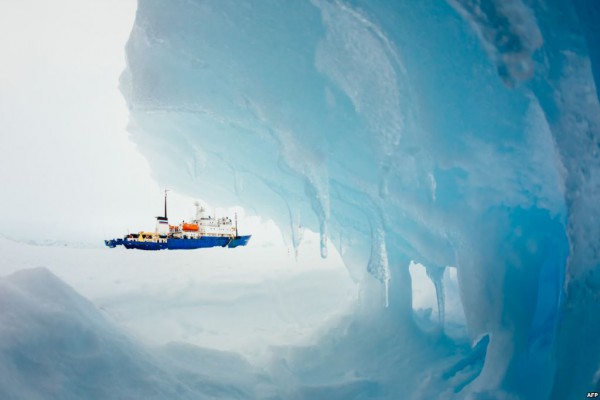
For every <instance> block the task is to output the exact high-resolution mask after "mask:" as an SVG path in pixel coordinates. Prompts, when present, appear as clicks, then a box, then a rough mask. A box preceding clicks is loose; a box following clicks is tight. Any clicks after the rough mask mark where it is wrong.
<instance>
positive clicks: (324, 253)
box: [320, 220, 327, 258]
mask: <svg viewBox="0 0 600 400" xmlns="http://www.w3.org/2000/svg"><path fill="white" fill-rule="evenodd" d="M320 234H321V258H327V221H325V220H323V221H321V229H320Z"/></svg>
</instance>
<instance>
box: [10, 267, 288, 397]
mask: <svg viewBox="0 0 600 400" xmlns="http://www.w3.org/2000/svg"><path fill="white" fill-rule="evenodd" d="M0 300H1V301H0V339H1V340H0V372H1V373H0V397H1V398H3V399H83V398H85V399H107V398H119V399H137V398H146V399H165V398H169V399H215V398H230V399H255V398H275V396H276V390H275V387H274V386H273V385H272V383H271V382H270V380H269V377H268V376H267V375H266V374H265V373H264V372H262V371H260V370H259V369H256V368H255V367H253V366H251V365H250V364H249V363H248V362H247V361H246V360H244V359H243V358H242V357H240V356H238V355H237V354H235V353H227V352H222V351H216V350H211V349H204V348H200V347H197V346H193V345H191V344H187V345H186V344H182V343H171V344H168V345H165V346H161V347H158V348H152V347H147V346H144V345H142V344H140V343H139V342H138V341H136V340H135V339H133V338H132V337H130V336H128V335H126V334H125V333H123V332H122V331H121V330H120V329H119V328H117V327H116V326H115V325H114V323H112V322H111V321H110V320H109V319H108V318H107V317H106V316H105V315H103V314H102V313H101V312H100V311H99V310H98V309H97V308H96V307H95V306H94V305H93V304H92V303H91V302H89V301H88V300H87V299H85V298H83V297H82V296H80V295H79V294H78V293H77V292H75V291H74V290H73V289H72V288H71V287H69V286H68V285H66V284H65V283H64V282H62V281H61V280H60V279H59V278H57V277H56V276H55V275H54V274H52V273H51V272H50V271H48V270H47V269H45V268H36V269H25V270H21V271H18V272H15V273H14V274H12V275H9V276H7V277H4V278H0ZM225 371H226V372H225Z"/></svg>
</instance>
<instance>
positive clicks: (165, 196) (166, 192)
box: [165, 189, 169, 219]
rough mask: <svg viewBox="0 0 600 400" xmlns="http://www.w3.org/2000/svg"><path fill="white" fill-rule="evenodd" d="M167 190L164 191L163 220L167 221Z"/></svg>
mask: <svg viewBox="0 0 600 400" xmlns="http://www.w3.org/2000/svg"><path fill="white" fill-rule="evenodd" d="M168 191H169V189H165V219H167V192H168Z"/></svg>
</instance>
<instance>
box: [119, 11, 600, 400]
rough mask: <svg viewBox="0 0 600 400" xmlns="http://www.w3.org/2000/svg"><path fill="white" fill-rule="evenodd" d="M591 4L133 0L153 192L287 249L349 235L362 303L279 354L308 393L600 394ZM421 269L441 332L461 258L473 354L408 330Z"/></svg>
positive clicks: (143, 146)
mask: <svg viewBox="0 0 600 400" xmlns="http://www.w3.org/2000/svg"><path fill="white" fill-rule="evenodd" d="M599 15H600V6H598V5H597V4H596V3H595V2H594V1H591V0H578V1H575V2H561V1H557V0H546V1H541V0H489V1H480V0H448V1H447V2H440V1H431V0H423V1H419V2H412V1H399V2H387V3H386V2H369V1H363V0H331V1H327V0H313V1H310V2H309V1H302V2H301V1H297V2H280V1H275V0H272V1H271V0H269V1H262V2H248V3H243V2H239V1H233V0H223V1H218V2H217V1H213V2H205V1H187V0H186V1H183V0H175V1H173V2H169V3H167V2H163V1H158V0H140V1H139V5H138V10H137V16H136V20H135V24H134V27H133V30H132V33H131V36H130V39H129V42H128V44H127V49H126V51H127V58H128V68H127V70H126V71H125V72H124V74H123V76H122V81H121V88H122V91H123V94H124V96H125V97H126V99H127V102H128V104H129V107H130V118H131V126H130V131H131V135H132V139H133V140H134V141H135V142H136V143H137V145H138V147H139V149H140V151H141V152H142V153H143V154H144V155H145V156H146V157H147V159H148V160H149V162H150V164H151V165H152V167H153V173H154V175H155V177H156V178H157V179H158V181H159V182H160V183H161V184H163V185H169V186H170V187H173V188H174V189H176V190H178V191H180V192H183V193H187V194H190V195H194V196H199V197H202V198H204V199H205V200H207V201H210V202H211V203H215V204H217V203H218V204H230V205H233V204H239V205H242V206H244V207H248V208H249V209H253V210H256V212H257V213H259V214H260V215H264V216H268V217H269V218H272V219H273V220H274V221H275V222H276V223H277V224H278V225H279V226H280V227H282V229H283V230H284V234H285V236H286V240H287V241H288V242H289V243H291V244H292V245H293V246H294V248H297V247H298V243H299V242H300V241H301V240H302V239H301V238H302V236H301V234H300V232H301V230H300V226H302V229H304V228H308V229H310V230H313V231H315V232H320V235H321V242H322V246H321V249H322V250H321V254H322V256H323V257H326V256H327V253H326V251H325V249H326V244H327V241H328V240H330V241H331V242H332V243H334V244H335V245H336V246H337V247H338V250H339V251H340V253H341V254H342V257H343V259H344V262H345V264H346V266H347V268H348V270H349V272H350V274H351V275H352V277H353V278H354V279H355V280H356V281H357V282H358V283H359V285H360V287H361V297H360V299H361V301H360V304H361V306H360V307H359V309H357V310H356V313H355V315H354V316H353V317H352V318H351V320H350V321H347V322H346V325H344V324H343V323H340V326H339V327H338V328H336V329H332V331H331V332H330V333H329V334H328V335H326V336H325V337H324V338H323V342H322V343H321V344H320V345H319V350H310V349H308V350H306V351H305V352H302V351H292V352H291V353H290V354H289V355H288V357H287V358H285V357H284V358H282V360H281V361H280V362H281V363H283V364H285V365H286V368H287V370H291V371H294V374H295V375H294V376H295V378H294V379H298V380H299V382H300V383H301V384H302V385H304V386H302V387H304V388H305V389H302V390H304V392H302V390H301V392H302V393H303V396H304V397H310V398H316V397H319V396H321V397H323V398H325V397H327V398H334V397H335V395H334V394H336V393H337V396H339V397H342V398H343V397H344V396H343V394H344V393H350V392H352V393H362V397H369V396H371V397H377V398H398V397H397V396H398V393H405V394H406V396H407V397H409V396H419V393H421V394H423V396H425V394H426V393H429V395H435V396H442V398H448V397H450V396H455V397H456V398H466V397H467V396H473V398H493V396H496V397H495V398H504V397H503V396H505V397H510V396H513V397H516V398H552V399H565V398H574V397H577V396H580V395H581V394H582V393H585V392H587V391H590V390H594V388H596V389H598V386H599V385H600V382H598V377H597V373H596V371H597V370H598V365H600V338H599V337H598V335H597V333H598V331H599V329H600V323H599V322H597V321H598V319H597V315H598V312H599V311H600V300H599V298H598V295H597V293H598V290H599V287H600V265H599V264H600V249H599V243H600V241H599V238H600V226H599V225H598V223H597V221H598V217H599V215H598V214H599V212H600V211H599V208H598V204H600V198H599V197H600V190H599V189H600V188H599V182H600V180H599V179H598V174H599V172H600V162H599V159H598V157H599V155H598V151H599V147H600V107H599V102H598V92H597V90H598V88H597V87H596V84H595V77H598V71H599V68H600V67H599V65H600V55H599V53H598V49H599V48H600V37H599V36H598V32H597V26H598V22H599V19H598V16H599ZM411 261H414V262H417V263H420V264H422V265H424V266H425V268H427V271H429V274H430V276H431V277H432V280H433V282H434V283H435V285H436V287H437V288H438V289H437V297H438V304H439V305H438V310H440V312H439V315H440V321H439V322H440V326H441V327H443V326H444V312H443V309H444V307H443V305H444V304H445V303H444V293H443V287H444V286H443V285H442V275H443V274H442V273H440V271H443V270H444V268H446V267H447V266H451V267H452V268H456V271H457V279H458V287H459V291H460V300H461V302H460V303H461V305H462V307H463V309H464V316H465V320H466V327H467V330H468V335H469V340H468V342H469V343H470V344H471V345H472V346H473V349H472V350H470V349H469V346H466V347H465V345H464V344H463V343H460V342H456V341H453V340H450V339H449V338H448V337H447V336H446V335H445V334H443V332H441V333H439V334H438V336H435V337H430V336H429V335H427V334H425V333H423V332H419V330H418V328H417V327H416V326H415V325H414V320H413V315H412V307H411V299H412V296H411V279H410V274H409V272H408V268H409V264H410V262H411ZM386 305H387V307H385V306H386ZM365 342H368V343H365ZM402 343H404V345H410V346H413V347H414V351H412V352H408V351H407V350H406V349H405V348H404V347H403V345H402ZM375 356H376V357H378V360H377V362H375V361H374V359H373V357H375ZM336 357H341V358H340V359H338V358H336ZM461 357H464V360H465V361H462V362H461V361H460V360H458V359H457V358H461ZM309 358H312V361H310V360H308V359H309ZM450 360H454V361H450ZM410 362H412V363H414V364H415V365H419V366H426V365H430V366H431V365H438V366H439V365H443V364H444V363H452V362H454V363H455V365H457V366H458V367H456V368H455V370H453V369H451V370H452V372H451V373H438V374H436V373H435V372H434V371H436V369H435V368H433V367H432V368H430V369H428V368H427V367H423V370H421V371H415V370H414V369H412V370H411V369H410V368H407V366H406V363H410ZM428 363H429V364H428ZM437 371H440V370H439V369H438V370H437ZM413 378H414V379H417V378H421V379H420V381H421V382H425V383H426V384H427V385H429V386H430V387H432V388H437V392H436V389H432V388H429V389H428V388H426V387H425V386H422V387H417V386H415V385H414V384H413V383H407V382H406V381H408V380H410V379H413ZM280 379H281V380H282V382H285V381H287V380H289V379H292V378H290V377H289V376H281V377H280ZM399 379H400V380H403V382H404V383H397V380H399ZM425 383H424V384H423V385H425ZM436 393H437V394H436ZM439 393H443V395H440V394H439ZM513 397H510V398H513Z"/></svg>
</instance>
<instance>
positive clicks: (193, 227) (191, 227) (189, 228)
mask: <svg viewBox="0 0 600 400" xmlns="http://www.w3.org/2000/svg"><path fill="white" fill-rule="evenodd" d="M181 228H182V230H183V231H184V232H198V224H187V223H184V224H183V226H182V227H181Z"/></svg>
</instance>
